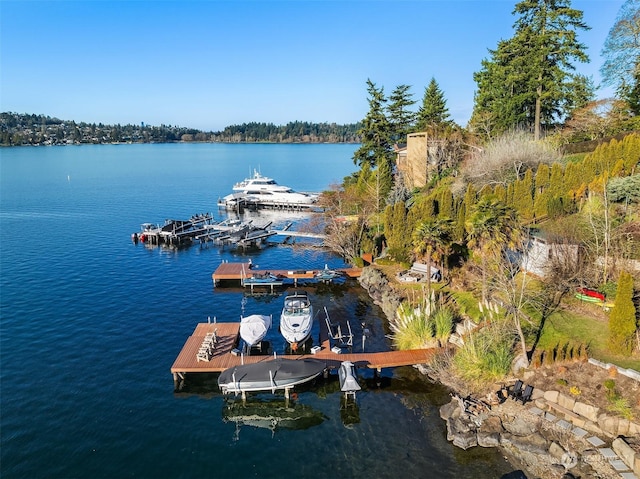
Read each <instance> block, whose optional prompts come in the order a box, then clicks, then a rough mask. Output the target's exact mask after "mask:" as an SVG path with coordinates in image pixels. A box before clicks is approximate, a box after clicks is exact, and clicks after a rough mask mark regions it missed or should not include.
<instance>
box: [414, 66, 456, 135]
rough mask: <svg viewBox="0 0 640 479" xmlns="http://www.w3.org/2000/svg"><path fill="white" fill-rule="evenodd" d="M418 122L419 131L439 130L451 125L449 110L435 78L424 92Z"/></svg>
mask: <svg viewBox="0 0 640 479" xmlns="http://www.w3.org/2000/svg"><path fill="white" fill-rule="evenodd" d="M417 116H418V119H417V122H416V129H417V131H425V130H427V129H438V128H441V127H444V126H447V125H449V124H450V123H451V120H450V119H449V109H448V108H447V102H446V100H445V98H444V93H442V90H440V87H439V86H438V83H437V82H436V79H435V78H431V81H430V82H429V85H428V86H427V87H426V88H425V90H424V96H423V97H422V105H421V106H420V108H419V109H418V115H417Z"/></svg>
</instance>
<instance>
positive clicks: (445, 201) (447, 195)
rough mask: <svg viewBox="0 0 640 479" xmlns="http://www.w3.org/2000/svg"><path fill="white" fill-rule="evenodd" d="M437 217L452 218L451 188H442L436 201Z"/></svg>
mask: <svg viewBox="0 0 640 479" xmlns="http://www.w3.org/2000/svg"><path fill="white" fill-rule="evenodd" d="M438 205H439V208H438V217H439V218H441V219H447V218H448V219H451V218H453V194H452V193H451V189H449V188H443V189H442V193H441V194H440V201H439V202H438Z"/></svg>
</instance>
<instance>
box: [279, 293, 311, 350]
mask: <svg viewBox="0 0 640 479" xmlns="http://www.w3.org/2000/svg"><path fill="white" fill-rule="evenodd" d="M312 327H313V306H312V305H311V301H309V296H308V295H307V293H298V292H296V293H295V294H292V295H288V296H286V297H285V298H284V307H283V308H282V314H281V315H280V333H281V334H282V336H284V339H286V340H287V342H288V343H289V344H290V345H291V349H292V350H294V351H295V350H296V349H297V348H298V345H299V344H301V343H304V342H305V341H306V340H307V339H309V336H311V328H312Z"/></svg>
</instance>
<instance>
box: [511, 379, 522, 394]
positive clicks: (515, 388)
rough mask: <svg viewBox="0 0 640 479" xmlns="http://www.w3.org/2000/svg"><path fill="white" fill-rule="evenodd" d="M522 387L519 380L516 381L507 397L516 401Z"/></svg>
mask: <svg viewBox="0 0 640 479" xmlns="http://www.w3.org/2000/svg"><path fill="white" fill-rule="evenodd" d="M523 385H524V383H523V382H522V381H521V380H520V379H518V380H517V381H516V383H515V384H514V385H513V387H512V388H511V390H510V391H509V396H511V397H512V398H513V399H518V398H519V397H520V395H521V394H522V386H523Z"/></svg>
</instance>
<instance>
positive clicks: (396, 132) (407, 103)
mask: <svg viewBox="0 0 640 479" xmlns="http://www.w3.org/2000/svg"><path fill="white" fill-rule="evenodd" d="M410 88H411V87H410V86H409V85H398V86H397V87H396V88H395V90H393V92H391V95H390V96H389V106H388V107H387V112H388V118H389V123H390V128H391V134H390V138H391V142H392V143H406V141H407V134H408V133H410V132H411V129H412V128H413V123H414V121H415V117H416V114H415V113H414V112H413V111H411V107H412V106H413V105H414V104H415V103H416V102H415V100H413V99H412V97H413V94H412V93H411V92H410V91H409V90H410Z"/></svg>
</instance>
